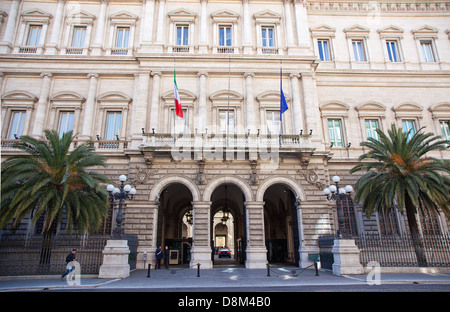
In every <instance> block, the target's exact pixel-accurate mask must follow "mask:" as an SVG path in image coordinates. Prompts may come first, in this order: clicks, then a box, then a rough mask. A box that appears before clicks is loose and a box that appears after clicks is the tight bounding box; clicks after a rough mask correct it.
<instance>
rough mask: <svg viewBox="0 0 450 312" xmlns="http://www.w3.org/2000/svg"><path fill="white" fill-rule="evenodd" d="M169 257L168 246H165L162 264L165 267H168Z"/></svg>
mask: <svg viewBox="0 0 450 312" xmlns="http://www.w3.org/2000/svg"><path fill="white" fill-rule="evenodd" d="M169 257H170V251H169V247H167V246H166V249H164V265H165V267H166V269H168V268H169Z"/></svg>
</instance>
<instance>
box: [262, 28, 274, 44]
mask: <svg viewBox="0 0 450 312" xmlns="http://www.w3.org/2000/svg"><path fill="white" fill-rule="evenodd" d="M261 37H262V46H263V47H274V46H275V41H274V29H273V27H267V26H263V27H261Z"/></svg>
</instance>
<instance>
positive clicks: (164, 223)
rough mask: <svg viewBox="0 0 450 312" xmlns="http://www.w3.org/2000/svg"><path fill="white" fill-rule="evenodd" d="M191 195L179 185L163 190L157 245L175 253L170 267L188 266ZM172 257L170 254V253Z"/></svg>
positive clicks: (190, 236)
mask: <svg viewBox="0 0 450 312" xmlns="http://www.w3.org/2000/svg"><path fill="white" fill-rule="evenodd" d="M191 203H192V194H191V192H190V190H189V189H188V188H187V187H186V186H185V185H183V184H181V183H173V184H170V185H168V186H167V187H166V188H164V189H163V191H162V192H161V195H160V206H159V212H158V229H157V240H156V241H157V245H158V246H160V245H161V246H162V247H163V248H164V247H165V246H168V247H169V249H170V250H174V251H176V252H175V253H174V254H176V255H177V258H176V260H174V259H171V263H170V264H171V265H173V264H175V265H188V264H189V262H190V260H191V247H192V232H193V231H192V228H193V226H192V204H191ZM171 255H172V253H171Z"/></svg>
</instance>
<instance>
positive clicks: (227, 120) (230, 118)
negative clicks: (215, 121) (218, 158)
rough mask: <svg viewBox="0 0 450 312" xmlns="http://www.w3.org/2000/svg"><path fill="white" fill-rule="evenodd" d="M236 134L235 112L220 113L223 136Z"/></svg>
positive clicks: (223, 111)
mask: <svg viewBox="0 0 450 312" xmlns="http://www.w3.org/2000/svg"><path fill="white" fill-rule="evenodd" d="M227 126H228V134H234V111H226V110H220V111H219V127H220V133H221V134H227Z"/></svg>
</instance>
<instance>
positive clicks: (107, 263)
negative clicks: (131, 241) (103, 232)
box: [98, 239, 130, 278]
mask: <svg viewBox="0 0 450 312" xmlns="http://www.w3.org/2000/svg"><path fill="white" fill-rule="evenodd" d="M129 254H130V249H129V248H128V241H127V240H113V239H110V240H108V242H107V243H106V246H105V249H104V250H103V264H102V265H101V266H100V272H99V274H98V277H99V278H126V277H128V276H130V265H129V264H128V255H129Z"/></svg>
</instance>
